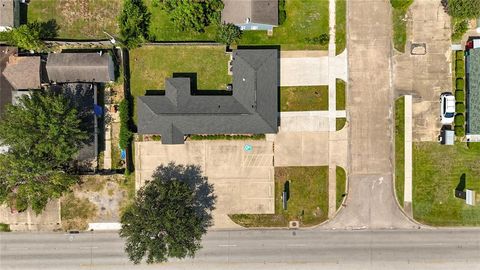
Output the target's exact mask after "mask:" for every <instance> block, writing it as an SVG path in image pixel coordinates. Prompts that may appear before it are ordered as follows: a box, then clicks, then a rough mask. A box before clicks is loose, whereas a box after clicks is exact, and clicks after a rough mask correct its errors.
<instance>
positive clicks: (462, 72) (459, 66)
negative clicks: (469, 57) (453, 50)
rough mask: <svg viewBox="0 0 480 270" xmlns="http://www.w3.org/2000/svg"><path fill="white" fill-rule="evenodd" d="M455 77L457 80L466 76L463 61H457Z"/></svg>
mask: <svg viewBox="0 0 480 270" xmlns="http://www.w3.org/2000/svg"><path fill="white" fill-rule="evenodd" d="M455 75H456V76H457V78H463V77H464V76H465V62H464V61H463V60H462V59H458V60H457V61H455Z"/></svg>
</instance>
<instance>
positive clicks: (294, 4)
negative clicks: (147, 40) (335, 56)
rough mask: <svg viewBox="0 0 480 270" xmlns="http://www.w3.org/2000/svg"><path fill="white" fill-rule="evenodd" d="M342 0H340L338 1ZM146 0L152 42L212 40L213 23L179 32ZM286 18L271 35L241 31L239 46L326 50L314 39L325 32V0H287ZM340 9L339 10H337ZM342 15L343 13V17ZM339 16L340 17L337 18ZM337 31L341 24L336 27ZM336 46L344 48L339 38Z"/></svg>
mask: <svg viewBox="0 0 480 270" xmlns="http://www.w3.org/2000/svg"><path fill="white" fill-rule="evenodd" d="M342 1H344V0H342ZM152 2H153V1H152V0H147V1H146V3H147V6H148V7H149V10H150V12H151V13H152V19H151V24H150V31H149V32H150V37H151V39H152V40H155V41H212V40H215V36H216V32H217V28H218V27H217V26H215V25H210V26H208V27H207V28H206V29H205V31H204V32H203V33H197V32H195V31H179V30H177V29H176V28H175V27H174V25H173V23H172V22H171V21H170V19H169V18H168V14H167V12H166V11H165V10H162V8H161V6H160V5H158V6H155V5H153V4H152ZM285 10H286V20H285V22H284V23H283V24H282V25H280V26H278V27H276V28H275V29H274V30H273V36H268V35H267V32H266V31H245V32H243V37H242V39H241V40H240V42H239V43H240V44H241V45H281V47H282V49H286V50H294V49H297V50H301V49H327V48H328V44H325V45H320V44H319V43H318V41H317V40H318V38H319V36H320V35H321V34H324V33H327V34H328V1H318V0H287V1H286V3H285ZM339 12H341V11H339ZM343 18H344V16H343ZM341 20H342V18H341V17H340V21H341ZM339 27H340V28H339V31H340V33H341V31H342V27H343V29H344V28H345V27H344V24H343V26H342V25H340V26H339ZM339 42H340V47H342V46H343V47H344V46H345V45H344V43H345V38H343V41H342V40H341V37H339Z"/></svg>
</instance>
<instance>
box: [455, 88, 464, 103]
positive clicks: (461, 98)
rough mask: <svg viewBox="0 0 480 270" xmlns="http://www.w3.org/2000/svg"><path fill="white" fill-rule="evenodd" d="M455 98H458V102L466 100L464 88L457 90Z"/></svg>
mask: <svg viewBox="0 0 480 270" xmlns="http://www.w3.org/2000/svg"><path fill="white" fill-rule="evenodd" d="M455 100H457V101H458V102H463V101H465V93H464V92H463V90H457V91H455Z"/></svg>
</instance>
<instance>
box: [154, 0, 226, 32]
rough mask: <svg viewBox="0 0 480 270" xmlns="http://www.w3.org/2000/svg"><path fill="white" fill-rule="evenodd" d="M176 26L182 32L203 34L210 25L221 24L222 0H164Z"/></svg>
mask: <svg viewBox="0 0 480 270" xmlns="http://www.w3.org/2000/svg"><path fill="white" fill-rule="evenodd" d="M163 4H164V5H163V6H164V8H165V9H166V10H167V12H168V14H169V16H170V19H171V20H172V21H173V23H174V25H175V26H176V27H177V28H178V29H180V30H182V31H185V30H193V31H196V32H203V31H204V30H205V27H207V26H208V25H210V24H218V23H220V17H221V12H222V10H223V2H222V1H221V0H202V1H196V0H163Z"/></svg>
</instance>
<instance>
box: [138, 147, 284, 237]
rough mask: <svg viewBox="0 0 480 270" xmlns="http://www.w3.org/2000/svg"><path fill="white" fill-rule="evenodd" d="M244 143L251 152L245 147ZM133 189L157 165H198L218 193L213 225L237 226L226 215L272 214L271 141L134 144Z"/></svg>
mask: <svg viewBox="0 0 480 270" xmlns="http://www.w3.org/2000/svg"><path fill="white" fill-rule="evenodd" d="M245 144H249V145H251V146H252V151H250V152H247V151H245V150H244V146H245ZM135 160H136V162H135V164H136V167H135V174H136V175H135V179H136V188H137V189H138V188H139V187H141V186H142V185H143V184H144V183H145V180H147V179H149V178H150V177H151V175H152V173H153V171H154V170H155V168H157V167H158V166H159V165H160V164H167V163H169V162H172V161H173V162H175V163H177V164H194V165H199V166H201V169H202V170H203V172H204V175H205V176H207V177H208V182H209V183H212V184H213V185H214V192H215V194H216V196H217V202H216V209H215V210H214V212H213V216H214V223H215V225H214V228H217V229H218V228H235V227H239V226H238V225H236V224H235V223H233V222H232V221H231V220H230V218H228V216H227V214H272V213H274V210H275V209H274V208H275V207H274V170H273V143H272V142H268V141H262V140H258V141H257V140H255V141H223V140H222V141H220V140H218V141H207V140H206V141H187V142H185V144H183V145H163V144H161V142H154V141H150V142H137V143H135Z"/></svg>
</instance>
